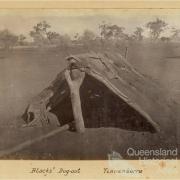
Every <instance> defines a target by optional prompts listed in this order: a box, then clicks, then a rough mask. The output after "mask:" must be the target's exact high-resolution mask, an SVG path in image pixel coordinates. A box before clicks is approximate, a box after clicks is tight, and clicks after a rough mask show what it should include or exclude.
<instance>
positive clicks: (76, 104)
mask: <svg viewBox="0 0 180 180" xmlns="http://www.w3.org/2000/svg"><path fill="white" fill-rule="evenodd" d="M84 77H85V72H82V71H80V70H79V69H73V70H66V72H65V78H66V80H67V83H68V85H69V88H70V94H71V103H72V109H73V115H74V120H75V126H76V131H77V132H78V133H83V132H84V131H85V126H84V119H83V115H82V109H81V98H80V92H79V91H80V87H81V84H82V82H83V80H84Z"/></svg>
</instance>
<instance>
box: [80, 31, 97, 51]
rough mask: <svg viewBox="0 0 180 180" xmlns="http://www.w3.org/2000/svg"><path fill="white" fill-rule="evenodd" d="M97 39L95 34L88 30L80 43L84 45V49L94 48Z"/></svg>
mask: <svg viewBox="0 0 180 180" xmlns="http://www.w3.org/2000/svg"><path fill="white" fill-rule="evenodd" d="M95 38H96V35H95V33H94V32H92V31H90V30H87V29H86V30H85V31H84V33H83V35H82V36H81V37H80V42H81V43H82V44H83V45H84V47H86V48H90V47H92V46H93V42H94V41H95Z"/></svg>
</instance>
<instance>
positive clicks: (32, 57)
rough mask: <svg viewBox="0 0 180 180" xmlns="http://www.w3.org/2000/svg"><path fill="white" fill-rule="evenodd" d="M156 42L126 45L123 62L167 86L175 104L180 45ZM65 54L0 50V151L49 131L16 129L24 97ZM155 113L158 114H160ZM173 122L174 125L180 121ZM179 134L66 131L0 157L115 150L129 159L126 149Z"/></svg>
mask: <svg viewBox="0 0 180 180" xmlns="http://www.w3.org/2000/svg"><path fill="white" fill-rule="evenodd" d="M157 46H158V48H157V47H156V48H155V47H154V46H149V45H144V46H143V47H140V46H135V47H129V54H128V61H129V62H131V63H132V64H133V65H134V66H135V67H136V69H138V70H139V71H140V72H142V73H144V74H146V75H148V76H149V77H150V78H152V79H153V80H155V81H157V82H158V83H160V84H162V85H163V86H165V87H166V88H167V89H168V94H167V96H168V98H169V99H174V100H175V101H176V102H177V108H178V107H179V105H178V103H179V101H180V91H179V89H180V77H179V73H180V72H179V71H180V51H179V49H180V45H174V46H173V48H172V47H171V48H169V47H168V46H165V45H163V46H160V45H157ZM142 48H143V49H142ZM167 49H168V51H169V52H168V53H167ZM70 52H71V54H73V53H78V52H79V51H77V50H74V49H72V50H70ZM141 52H143V53H141ZM144 52H146V53H144ZM67 55H68V53H65V52H64V51H61V50H59V49H56V50H55V49H49V50H47V49H46V50H44V49H39V50H34V49H32V50H14V51H12V52H9V53H6V52H3V51H1V52H0V129H1V131H0V135H1V138H0V151H2V150H6V149H9V148H11V147H14V146H15V145H17V144H20V143H22V142H24V141H25V140H28V139H31V138H34V137H37V136H40V135H43V134H46V133H47V132H49V131H51V130H52V129H49V128H48V129H39V128H33V129H32V128H29V129H28V128H27V129H25V128H19V126H20V125H21V124H22V121H21V120H20V115H21V114H22V113H23V111H24V109H25V107H26V106H27V104H28V102H29V100H30V99H31V98H32V97H33V96H34V95H36V94H37V93H39V92H40V91H41V90H42V89H43V88H45V87H46V86H47V85H49V83H50V82H51V81H52V80H53V79H54V78H55V76H56V74H57V73H58V72H60V71H61V70H62V69H63V68H64V67H65V65H66V62H65V57H66V56H67ZM154 108H156V107H154ZM158 115H159V116H161V114H160V112H159V114H157V116H158ZM172 123H174V124H176V127H177V129H179V128H178V127H179V126H180V123H179V121H178V122H172ZM172 131H176V129H173V130H172ZM178 135H179V134H177V136H174V135H172V136H168V135H166V136H161V135H160V136H159V135H157V134H150V133H140V132H130V131H126V130H121V129H116V128H100V129H87V131H86V132H85V134H82V135H80V134H77V133H74V132H69V131H66V132H62V133H59V134H56V135H55V136H53V137H50V138H47V139H45V140H43V141H41V143H35V144H33V145H31V146H28V147H26V148H25V149H23V150H21V151H19V152H16V153H13V154H11V155H8V156H5V157H1V158H2V159H107V158H108V154H109V153H112V152H113V151H115V152H118V153H120V154H121V155H122V157H123V158H127V159H129V158H130V157H128V156H127V153H126V151H127V149H128V147H134V148H137V149H141V148H150V149H151V148H163V147H164V148H175V147H177V144H176V142H177V141H178V137H179V136H178ZM167 137H168V138H167Z"/></svg>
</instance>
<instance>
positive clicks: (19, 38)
mask: <svg viewBox="0 0 180 180" xmlns="http://www.w3.org/2000/svg"><path fill="white" fill-rule="evenodd" d="M25 40H26V36H24V35H23V34H20V35H19V36H18V44H19V45H20V46H23V45H25V44H26V43H27V42H25Z"/></svg>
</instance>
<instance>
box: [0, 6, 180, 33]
mask: <svg viewBox="0 0 180 180" xmlns="http://www.w3.org/2000/svg"><path fill="white" fill-rule="evenodd" d="M156 17H159V18H161V19H163V20H165V21H166V22H167V23H168V24H169V25H170V26H173V27H176V28H180V10H172V9H171V10H160V9H158V10H152V9H146V10H145V9H136V10H133V9H128V10H123V9H118V10H108V9H106V10H100V9H99V10H98V9H94V10H85V9H84V10H80V9H76V10H73V9H67V10H65V9H58V10H57V9H54V10H47V9H44V10H40V9H34V10H33V9H26V10H15V9H13V10H3V9H1V11H0V30H2V29H5V28H7V29H9V30H10V31H12V32H14V33H16V34H21V33H22V34H25V35H26V36H27V35H28V34H29V31H30V30H32V27H33V26H34V25H35V24H36V23H38V22H39V21H42V20H46V21H47V22H48V23H49V24H50V25H51V26H52V28H51V30H52V31H56V32H59V33H62V34H65V33H67V34H69V35H71V36H73V35H74V34H76V33H80V34H81V33H82V32H83V31H84V30H85V29H90V30H92V31H94V32H95V33H98V32H99V30H98V25H99V24H100V23H101V22H102V21H105V22H107V23H111V24H117V25H119V26H124V27H125V28H126V32H127V33H132V32H133V31H134V30H135V28H136V27H137V26H141V27H144V26H145V24H146V23H147V22H148V21H152V20H154V19H155V18H156ZM146 34H147V32H145V35H146Z"/></svg>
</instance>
